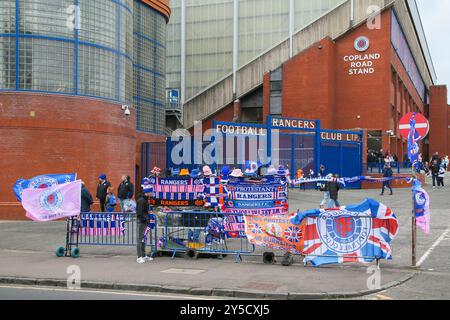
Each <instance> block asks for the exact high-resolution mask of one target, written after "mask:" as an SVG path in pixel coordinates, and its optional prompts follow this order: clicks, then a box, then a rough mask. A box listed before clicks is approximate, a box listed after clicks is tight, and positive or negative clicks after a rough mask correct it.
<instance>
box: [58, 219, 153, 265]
mask: <svg viewBox="0 0 450 320" xmlns="http://www.w3.org/2000/svg"><path fill="white" fill-rule="evenodd" d="M66 232H67V234H66V246H65V247H59V248H58V249H57V252H56V254H57V256H60V257H61V256H72V257H74V258H77V257H78V256H79V254H80V246H121V247H133V246H136V245H137V221H136V214H134V213H82V214H81V215H80V216H78V217H71V218H69V219H67V230H66ZM156 239H157V227H156V221H155V227H154V228H153V229H149V233H148V235H147V237H146V245H147V246H148V247H150V248H151V251H152V252H153V253H155V252H156V251H157V242H156Z"/></svg>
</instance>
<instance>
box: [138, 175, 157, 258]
mask: <svg viewBox="0 0 450 320" xmlns="http://www.w3.org/2000/svg"><path fill="white" fill-rule="evenodd" d="M144 180H145V179H144ZM148 182H149V181H148V179H147V180H145V181H143V185H142V187H143V190H142V193H139V194H138V199H137V202H136V222H137V228H136V229H137V260H136V262H137V263H139V264H142V263H146V262H148V261H152V260H153V258H151V257H147V256H146V254H145V231H146V230H147V227H148V226H149V224H150V217H149V213H150V205H149V202H148V200H149V197H150V195H151V193H152V191H153V190H152V188H151V186H150V184H148Z"/></svg>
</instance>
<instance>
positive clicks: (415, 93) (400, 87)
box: [199, 6, 450, 161]
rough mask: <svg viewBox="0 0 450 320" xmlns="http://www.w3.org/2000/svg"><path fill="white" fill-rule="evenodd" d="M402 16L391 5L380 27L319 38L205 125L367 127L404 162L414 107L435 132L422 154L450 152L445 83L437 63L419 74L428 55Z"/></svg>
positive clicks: (373, 144) (372, 140)
mask: <svg viewBox="0 0 450 320" xmlns="http://www.w3.org/2000/svg"><path fill="white" fill-rule="evenodd" d="M400 14H401V13H399V12H398V11H397V10H395V8H394V7H393V6H388V7H387V8H385V10H383V11H382V13H381V16H380V18H379V26H378V27H376V28H369V26H368V24H367V23H366V22H367V21H366V20H365V21H363V22H362V23H360V24H359V25H356V26H353V27H352V28H350V29H349V30H348V31H347V32H345V33H343V34H341V35H340V36H338V37H336V38H334V39H332V38H331V37H325V38H323V39H322V40H320V41H319V42H316V43H314V44H313V45H311V46H309V47H308V48H306V49H305V50H303V51H302V52H300V53H299V54H297V55H295V56H294V57H292V58H291V59H289V60H287V61H286V62H284V63H283V64H282V65H281V66H280V67H278V68H275V69H273V70H271V71H268V72H265V74H264V77H263V84H262V86H260V87H257V88H256V89H255V90H254V91H252V92H250V93H247V94H245V95H242V96H240V97H238V98H239V100H237V101H236V102H235V103H231V104H229V105H228V106H226V107H224V108H222V109H221V110H219V111H218V112H216V113H214V115H212V116H211V115H210V116H208V117H206V118H205V119H204V128H208V127H210V126H211V123H212V120H217V121H228V122H229V121H238V122H251V123H265V121H266V117H267V116H269V115H276V116H282V117H285V118H302V119H319V120H321V126H322V128H326V129H343V130H346V129H363V130H364V131H365V133H366V141H365V147H366V150H367V148H370V149H376V150H379V149H383V151H389V152H390V153H391V154H393V155H397V156H398V158H399V159H400V161H403V158H404V155H405V154H406V153H407V143H406V140H405V139H402V137H401V136H400V133H399V120H400V119H401V117H402V116H403V115H405V114H407V113H409V112H411V111H415V112H420V113H422V114H424V115H425V116H426V117H427V118H429V121H430V127H431V130H430V134H429V136H428V137H427V138H426V139H425V140H424V142H423V145H422V151H423V154H424V157H428V156H429V155H430V154H432V153H434V152H436V151H437V152H439V153H440V154H441V155H447V154H449V153H450V136H449V134H450V129H449V128H450V127H449V125H450V118H449V117H450V114H449V106H448V105H447V89H446V86H435V85H433V84H432V83H433V81H434V80H433V72H434V71H432V70H433V69H432V68H433V67H432V65H427V66H426V67H427V68H422V69H421V70H422V72H419V67H418V65H417V63H416V60H417V52H421V54H422V61H427V60H426V59H425V56H424V53H423V52H424V51H417V50H416V51H415V54H413V53H412V49H411V48H413V45H412V44H411V43H410V42H411V41H408V39H407V37H406V33H405V32H406V31H404V27H403V26H402V25H401V24H400V23H399V21H400V18H399V17H398V15H400ZM407 21H408V22H409V23H411V21H412V20H407ZM415 36H416V37H417V38H418V37H419V36H418V35H417V34H415ZM417 38H416V41H417ZM417 43H418V41H417ZM417 43H416V45H417ZM417 48H419V46H417V47H416V49H417ZM418 50H420V48H419V49H418ZM428 61H429V60H428ZM429 63H431V61H429ZM423 65H424V64H423ZM424 69H425V70H426V71H425V73H426V72H428V80H425V79H424V77H423V74H424V73H423V70H424ZM427 83H430V84H431V85H427ZM212 90H213V89H210V91H211V94H212ZM199 99H200V98H199ZM257 101H260V103H259V105H257V104H258V102H257ZM255 104H256V105H257V106H256V108H255ZM250 105H252V106H251V107H249V106H250ZM390 131H392V132H393V134H391V133H389V132H390Z"/></svg>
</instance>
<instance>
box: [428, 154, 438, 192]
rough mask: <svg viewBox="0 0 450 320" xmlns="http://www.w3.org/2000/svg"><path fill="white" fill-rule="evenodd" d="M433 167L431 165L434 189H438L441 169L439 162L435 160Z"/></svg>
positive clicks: (432, 163)
mask: <svg viewBox="0 0 450 320" xmlns="http://www.w3.org/2000/svg"><path fill="white" fill-rule="evenodd" d="M433 159H434V160H432V162H431V165H430V171H431V178H432V179H433V189H436V184H437V180H438V177H439V169H440V165H439V162H438V160H436V159H435V158H433Z"/></svg>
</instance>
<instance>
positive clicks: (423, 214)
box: [413, 180, 431, 234]
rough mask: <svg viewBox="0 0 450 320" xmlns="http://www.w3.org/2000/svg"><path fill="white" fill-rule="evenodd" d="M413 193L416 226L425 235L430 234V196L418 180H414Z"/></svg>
mask: <svg viewBox="0 0 450 320" xmlns="http://www.w3.org/2000/svg"><path fill="white" fill-rule="evenodd" d="M413 193H414V213H415V217H416V224H417V226H418V227H419V228H420V229H422V230H423V232H424V233H425V234H430V220H431V217H430V196H429V195H428V192H426V191H425V189H424V188H422V184H421V183H420V181H419V180H414V186H413Z"/></svg>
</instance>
